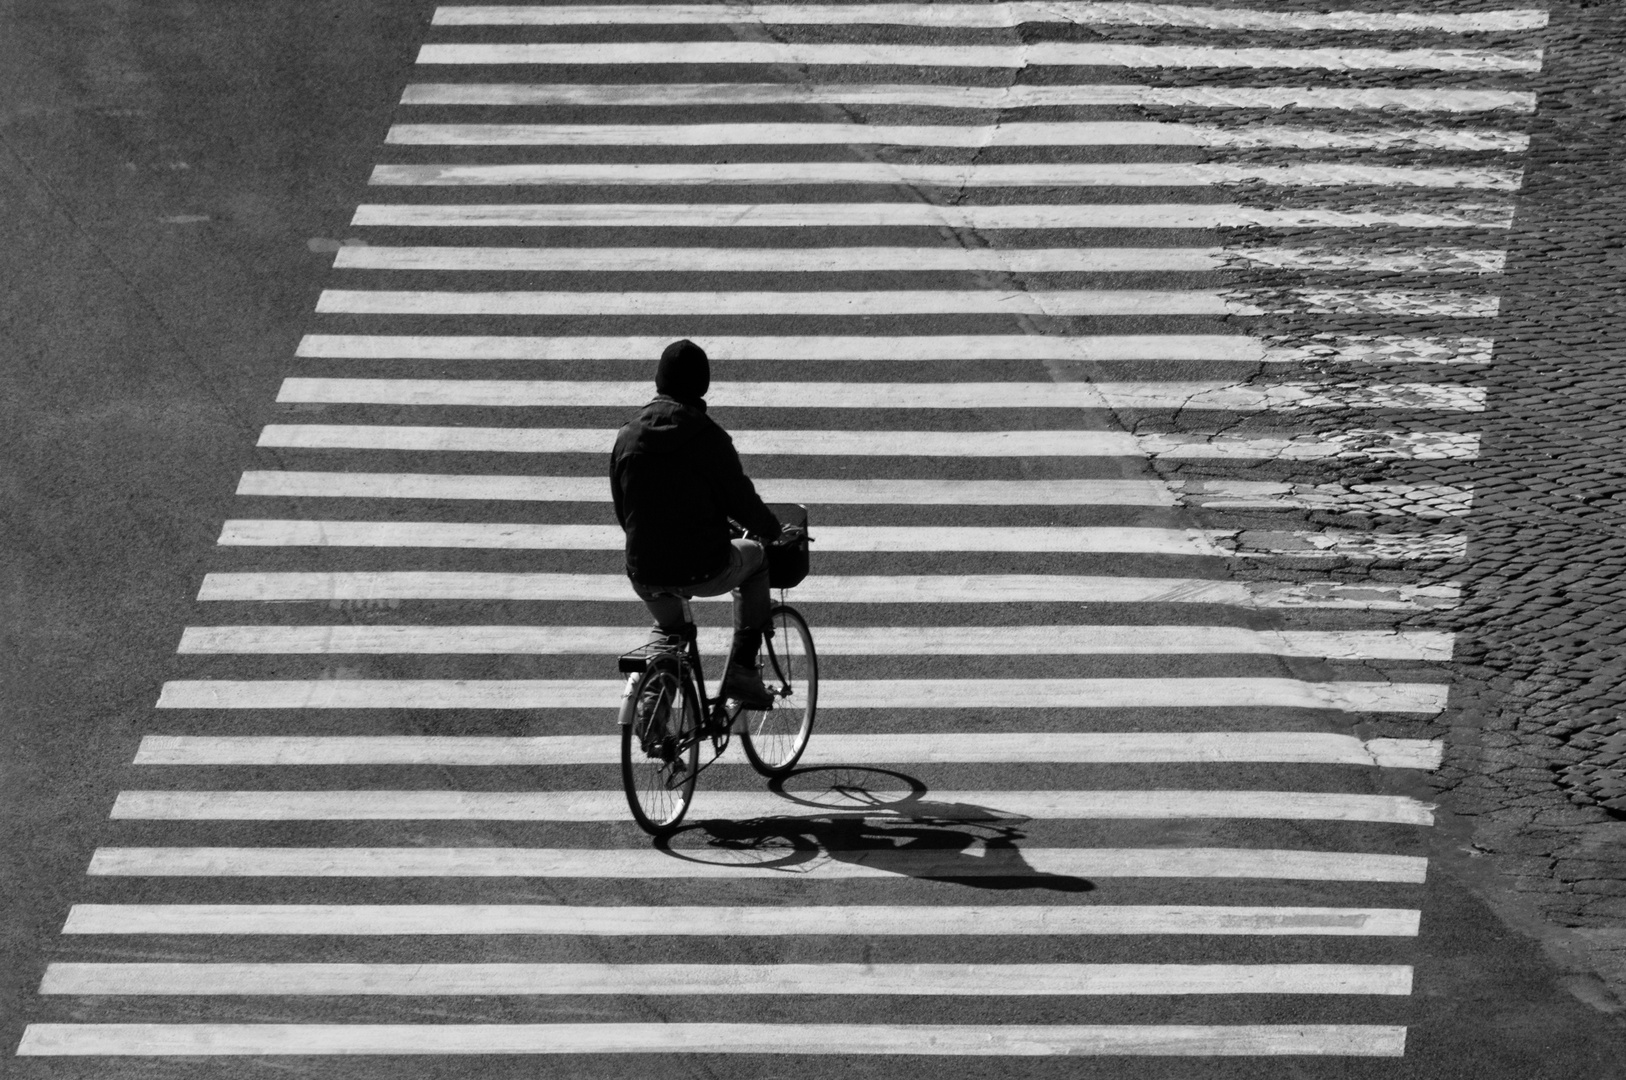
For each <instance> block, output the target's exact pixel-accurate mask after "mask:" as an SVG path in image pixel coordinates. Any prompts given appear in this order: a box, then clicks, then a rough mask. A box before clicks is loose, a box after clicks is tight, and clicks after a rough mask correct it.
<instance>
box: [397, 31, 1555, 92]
mask: <svg viewBox="0 0 1626 1080" xmlns="http://www.w3.org/2000/svg"><path fill="white" fill-rule="evenodd" d="M1210 10H1215V9H1210ZM401 104H402V105H616V106H638V105H659V106H671V105H780V104H785V105H913V106H918V107H923V108H946V109H1021V108H1035V107H1039V106H1045V105H1152V106H1165V107H1173V108H1188V109H1204V108H1212V109H1239V108H1240V109H1327V110H1336V109H1343V110H1351V111H1354V110H1361V111H1365V110H1371V111H1390V112H1394V111H1405V112H1446V113H1451V112H1494V111H1498V110H1500V111H1506V112H1513V113H1529V112H1534V111H1535V107H1536V95H1535V94H1534V93H1532V92H1530V91H1528V90H1481V89H1457V88H1451V87H1439V88H1434V87H1423V88H1417V89H1403V88H1398V87H1387V86H1383V87H1329V86H1133V85H1122V84H1117V83H1072V84H1062V85H1058V86H1028V85H1018V86H953V85H943V84H935V83H868V84H865V83H810V82H786V83H749V82H737V83H500V82H491V83H488V82H476V83H427V82H426V83H410V84H408V85H407V87H406V89H405V91H403V92H402V94H401Z"/></svg>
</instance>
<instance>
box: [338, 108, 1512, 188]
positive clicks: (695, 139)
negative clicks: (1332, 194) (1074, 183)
mask: <svg viewBox="0 0 1626 1080" xmlns="http://www.w3.org/2000/svg"><path fill="white" fill-rule="evenodd" d="M384 141H385V142H387V143H393V144H395V145H399V146H774V145H792V146H810V145H811V146H821V145H822V146H958V147H971V148H977V149H982V148H985V147H991V146H1208V147H1231V148H1246V149H1255V148H1262V147H1290V148H1295V149H1304V150H1322V149H1351V150H1352V149H1361V150H1391V149H1413V148H1415V149H1435V150H1500V151H1506V152H1510V153H1522V152H1523V151H1525V150H1526V149H1528V147H1529V142H1530V137H1529V136H1528V135H1524V134H1522V133H1520V132H1502V131H1491V130H1465V129H1461V128H1442V129H1434V128H1411V129H1405V128H1402V129H1399V130H1387V131H1360V130H1340V129H1332V128H1311V127H1288V126H1286V125H1281V124H1271V125H1261V126H1258V127H1247V128H1227V127H1216V126H1211V125H1203V124H1164V123H1154V122H1148V121H1121V120H1120V121H1110V120H1084V121H1045V122H1038V123H1031V122H1022V121H1016V122H1013V123H1009V124H987V125H964V124H854V123H846V124H785V123H777V124H776V123H764V124H396V125H394V126H392V127H391V128H390V130H389V134H388V135H387V136H386V137H385V140H384ZM801 164H806V163H801ZM876 164H877V165H878V166H880V167H883V168H884V167H888V163H885V162H877V163H876ZM613 167H635V166H612V168H613ZM896 167H898V168H900V169H902V170H907V168H908V166H907V165H902V164H897V165H896ZM955 167H956V166H945V168H955ZM960 167H961V168H963V166H960ZM1151 167H1152V166H1144V168H1151ZM514 168H515V169H516V170H517V171H516V172H514V173H512V174H511V175H512V177H514V178H511V179H508V180H496V179H486V180H476V181H470V180H468V179H463V180H459V179H457V178H458V177H465V178H466V177H471V176H473V177H479V176H500V175H503V170H502V167H500V166H485V167H481V168H480V169H478V170H475V171H448V170H451V169H452V167H451V166H442V165H377V166H374V168H373V175H372V180H371V181H370V182H371V183H374V184H423V183H468V182H478V183H547V182H549V181H547V180H542V179H534V178H533V179H524V177H527V176H533V175H541V174H531V173H528V172H527V171H526V170H527V169H529V168H531V166H515V167H514ZM793 168H794V166H790V165H786V166H783V167H782V169H793ZM1103 168H1112V166H1105V167H1103ZM899 175H905V173H903V172H900V173H899ZM973 175H976V174H973ZM611 182H612V183H614V182H615V181H611ZM629 182H630V181H629ZM804 182H811V181H804ZM985 182H986V181H985ZM1125 182H1133V181H1125ZM1171 183H1172V181H1171Z"/></svg>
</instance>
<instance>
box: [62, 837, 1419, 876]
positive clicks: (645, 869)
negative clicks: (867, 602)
mask: <svg viewBox="0 0 1626 1080" xmlns="http://www.w3.org/2000/svg"><path fill="white" fill-rule="evenodd" d="M1427 866H1428V860H1427V859H1425V858H1422V857H1421V856H1415V855H1388V854H1365V853H1357V852H1344V851H1299V850H1279V849H1271V848H1205V847H1166V848H1020V849H1018V848H997V847H982V848H978V847H977V845H975V844H973V845H972V847H971V848H968V849H965V850H953V851H922V850H893V849H890V848H887V849H870V848H862V849H840V850H831V851H823V850H820V851H805V852H803V851H798V852H795V853H793V854H791V855H788V856H787V855H786V854H785V852H784V850H782V849H779V848H774V849H773V850H771V851H766V850H765V851H754V850H734V849H704V850H694V851H691V850H688V849H684V850H683V851H681V852H678V853H668V852H666V851H660V850H656V849H653V848H490V847H483V848H436V847H405V848H386V847H371V848H366V847H355V848H341V847H213V848H212V847H104V848H98V849H97V850H96V853H95V854H94V855H93V856H91V860H90V869H89V870H88V871H87V873H89V874H90V875H91V876H93V877H245V878H252V877H337V878H370V877H391V878H393V877H432V878H486V877H509V878H530V877H541V878H551V877H559V878H590V879H605V880H626V879H633V880H653V881H663V880H665V881H670V880H684V879H697V880H706V881H763V880H780V881H798V882H799V881H842V880H854V879H865V878H868V879H876V878H879V879H882V880H894V881H895V880H898V879H900V878H903V877H912V878H939V879H949V880H956V879H961V878H1024V877H1037V878H1063V879H1077V878H1084V879H1088V878H1102V877H1111V878H1120V877H1123V878H1196V879H1204V878H1213V879H1263V880H1276V881H1387V882H1396V883H1402V884H1411V885H1418V884H1422V882H1423V880H1424V874H1425V873H1426V870H1427Z"/></svg>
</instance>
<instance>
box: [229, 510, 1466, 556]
mask: <svg viewBox="0 0 1626 1080" xmlns="http://www.w3.org/2000/svg"><path fill="white" fill-rule="evenodd" d="M1234 535H1235V533H1234V531H1224V530H1213V529H1208V530H1204V529H1147V528H1138V527H1134V526H1121V525H1104V526H1093V527H1083V528H1075V527H1067V526H1030V527H1014V528H1006V527H992V526H867V525H824V526H820V527H819V528H818V530H817V536H816V537H815V539H816V540H817V542H818V544H819V550H820V551H821V552H836V551H890V552H905V553H907V552H916V551H1034V552H1067V553H1075V552H1076V553H1105V552H1133V553H1136V554H1149V555H1192V556H1208V557H1224V556H1229V555H1231V554H1232V553H1233V550H1234V545H1233V544H1230V543H1229V541H1230V539H1231V538H1232V537H1233V536H1234ZM1322 535H1323V534H1292V535H1291V539H1290V541H1289V542H1291V540H1297V541H1298V545H1297V546H1300V547H1304V548H1305V549H1307V550H1312V551H1313V550H1316V548H1318V547H1321V546H1323V544H1318V543H1317V542H1316V540H1315V539H1312V538H1316V537H1320V536H1322ZM1385 539H1387V540H1388V541H1389V542H1391V543H1394V544H1401V543H1403V542H1404V541H1405V540H1411V541H1413V542H1416V540H1417V538H1413V537H1400V536H1398V535H1395V536H1387V537H1386V538H1385ZM1448 539H1449V538H1448ZM219 542H220V543H221V544H225V545H230V546H252V547H452V548H496V549H502V550H510V551H522V550H548V551H621V550H623V549H624V548H625V547H626V535H625V534H624V533H623V532H622V531H621V527H620V526H619V525H537V524H530V523H524V524H498V523H494V522H452V521H299V520H286V519H265V518H252V519H251V518H237V519H232V520H228V521H226V522H225V523H224V524H223V525H222V526H221V531H220V540H219ZM1327 546H1331V545H1327Z"/></svg>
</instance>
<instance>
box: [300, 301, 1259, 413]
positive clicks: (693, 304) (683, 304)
mask: <svg viewBox="0 0 1626 1080" xmlns="http://www.w3.org/2000/svg"><path fill="white" fill-rule="evenodd" d="M316 310H317V311H318V312H320V313H322V314H354V315H526V316H536V315H699V314H704V315H706V316H708V317H709V316H719V315H831V316H837V317H853V316H867V315H953V314H958V313H965V314H988V315H1007V314H1016V315H1048V316H1053V317H1066V316H1076V315H1261V314H1263V313H1264V312H1263V310H1262V309H1260V308H1258V307H1256V306H1254V305H1252V304H1249V303H1246V302H1244V301H1240V300H1231V299H1228V298H1227V297H1225V296H1224V295H1222V294H1220V293H1217V292H1211V291H1207V290H1201V289H1177V290H1166V291H1165V290H1151V289H1065V290H1064V289H1057V290H1053V291H1043V292H1030V291H1027V290H1023V289H1010V290H1003V289H964V290H961V289H916V290H898V291H886V290H864V291H859V292H838V291H818V292H677V293H665V292H624V291H620V292H553V291H547V292H543V291H536V292H446V291H428V290H385V289H324V290H323V291H322V295H321V296H320V297H319V298H318V299H317V301H316ZM647 390H648V387H647V386H646V387H645V391H646V392H647Z"/></svg>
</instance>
